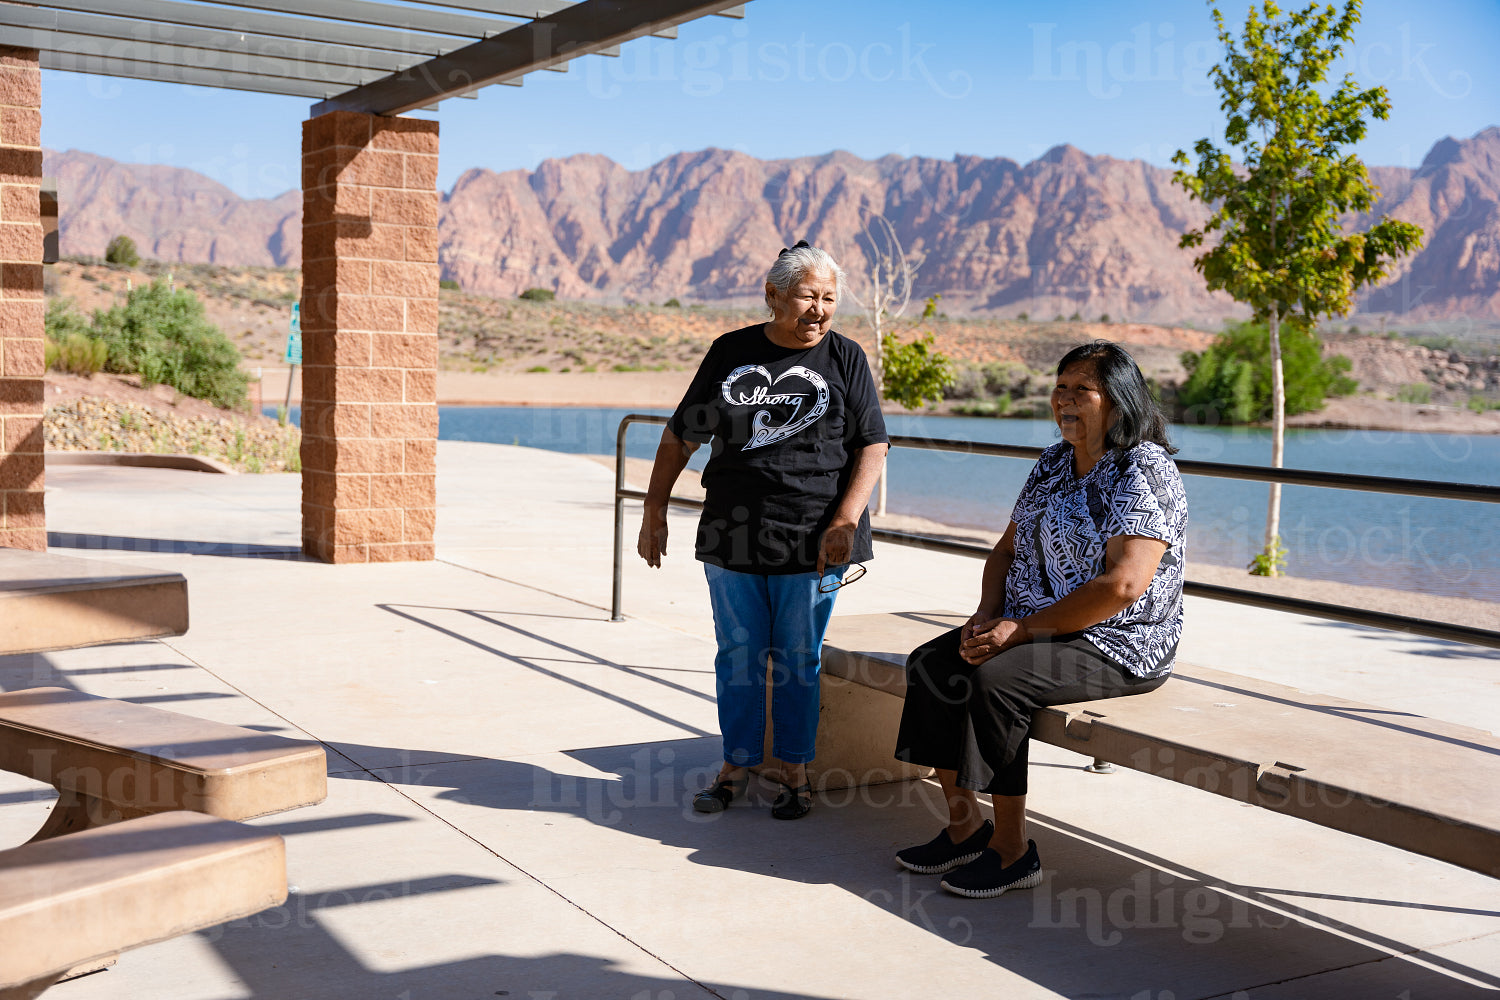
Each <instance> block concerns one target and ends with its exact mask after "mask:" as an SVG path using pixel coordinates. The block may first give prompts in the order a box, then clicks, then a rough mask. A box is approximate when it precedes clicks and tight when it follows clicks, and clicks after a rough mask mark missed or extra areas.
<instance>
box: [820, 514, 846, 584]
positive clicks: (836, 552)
mask: <svg viewBox="0 0 1500 1000" xmlns="http://www.w3.org/2000/svg"><path fill="white" fill-rule="evenodd" d="M854 529H855V524H854V522H852V521H835V522H834V523H833V524H830V525H829V526H828V530H827V531H825V532H823V537H822V538H820V539H819V540H818V575H819V576H822V575H823V574H824V572H826V571H827V569H828V567H830V566H842V565H844V564H845V563H847V562H848V561H849V557H850V555H852V554H853V553H854Z"/></svg>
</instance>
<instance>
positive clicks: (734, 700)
mask: <svg viewBox="0 0 1500 1000" xmlns="http://www.w3.org/2000/svg"><path fill="white" fill-rule="evenodd" d="M845 568H846V567H844V566H834V567H830V568H829V569H828V571H827V572H825V573H824V574H823V575H822V577H819V576H818V574H817V573H816V572H813V573H793V574H789V575H777V576H761V575H759V574H756V573H737V572H735V571H734V570H728V569H723V568H721V567H719V566H713V565H710V564H708V563H704V564H703V569H704V572H705V573H706V574H707V576H708V596H709V601H710V603H711V604H712V606H713V613H714V634H715V636H716V637H717V638H718V642H719V652H718V655H716V656H715V657H714V674H715V676H716V678H717V680H718V694H719V731H720V732H721V733H723V734H724V760H725V761H726V762H727V763H729V764H733V765H735V766H736V767H750V766H753V765H755V764H759V763H761V761H762V759H763V758H764V753H763V750H762V747H763V746H764V743H765V732H766V660H767V658H769V659H770V662H771V726H772V732H771V753H772V755H773V756H775V757H776V758H777V759H779V760H782V761H785V762H786V763H788V764H805V763H807V762H808V761H810V760H812V759H813V757H814V756H815V755H816V752H817V736H818V673H819V671H820V669H821V667H822V656H823V636H824V635H825V634H826V633H827V632H828V619H829V617H830V616H831V615H832V614H833V598H834V595H833V594H823V593H819V592H818V587H819V586H820V585H823V586H827V585H830V584H833V583H836V582H838V581H839V580H841V579H843V575H844V570H845Z"/></svg>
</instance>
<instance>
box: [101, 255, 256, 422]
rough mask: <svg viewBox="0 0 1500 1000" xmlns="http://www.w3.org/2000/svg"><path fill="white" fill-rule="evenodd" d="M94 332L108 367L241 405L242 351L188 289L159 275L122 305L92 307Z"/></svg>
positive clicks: (215, 400) (146, 381)
mask: <svg viewBox="0 0 1500 1000" xmlns="http://www.w3.org/2000/svg"><path fill="white" fill-rule="evenodd" d="M94 336H95V337H96V338H97V339H99V340H102V341H103V342H104V343H105V344H106V345H107V347H108V351H109V357H108V360H107V361H106V363H105V368H106V369H107V370H109V371H112V372H121V373H124V374H138V375H140V377H141V384H142V385H146V386H150V385H156V384H158V383H161V384H163V385H169V386H171V387H172V388H174V389H176V390H177V391H178V392H180V393H182V394H183V395H185V396H193V397H195V398H197V399H206V400H208V401H209V402H211V403H213V404H215V405H217V406H222V407H224V408H226V409H232V408H235V407H239V406H242V405H244V402H245V389H246V387H247V386H248V385H249V382H250V379H249V376H248V375H246V374H245V373H244V372H242V371H240V367H239V366H240V352H239V351H237V350H235V348H234V345H233V344H231V343H230V342H229V338H227V337H225V336H224V334H222V333H221V332H219V328H218V327H216V326H214V325H213V324H212V323H210V322H208V320H207V319H205V318H204V315H203V303H201V302H199V301H198V299H197V297H196V296H194V295H193V294H192V293H191V292H189V291H186V290H183V289H179V290H175V291H174V290H172V289H170V288H168V287H167V285H166V284H165V283H164V282H161V281H153V282H152V283H151V284H149V285H142V286H140V287H138V288H136V289H134V290H132V291H131V293H130V297H129V298H128V299H127V300H126V302H125V305H124V306H123V307H122V306H116V307H115V308H113V309H110V310H109V311H108V312H96V313H94Z"/></svg>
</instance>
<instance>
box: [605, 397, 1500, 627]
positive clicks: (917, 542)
mask: <svg viewBox="0 0 1500 1000" xmlns="http://www.w3.org/2000/svg"><path fill="white" fill-rule="evenodd" d="M666 422H667V418H666V417H657V416H652V415H650V414H645V413H632V414H629V415H627V416H626V417H625V418H624V419H622V420H621V421H620V428H619V431H618V432H616V434H615V563H614V592H613V597H612V600H611V603H610V620H611V621H624V620H625V619H624V615H623V614H622V613H621V604H622V601H623V597H624V595H623V580H624V544H625V501H626V500H644V499H645V497H646V493H645V491H644V490H633V489H629V488H627V487H626V486H625V431H626V429H627V428H628V427H629V426H630V425H631V424H665V423H666ZM891 446H892V447H893V448H916V449H921V450H926V451H947V452H955V453H958V454H966V455H993V456H998V457H1002V458H1026V459H1031V460H1032V461H1035V460H1036V459H1037V458H1039V457H1040V456H1041V454H1042V451H1043V449H1041V448H1035V447H1029V446H1026V445H1011V444H990V443H988V442H984V441H958V440H952V439H947V438H928V437H910V436H907V435H902V434H893V435H891ZM1177 468H1178V470H1179V471H1181V472H1182V474H1183V475H1185V476H1212V477H1215V478H1219V479H1239V480H1248V481H1250V482H1260V483H1276V482H1279V483H1288V484H1291V485H1294V486H1321V487H1327V488H1332V489H1340V490H1358V491H1362V492H1366V493H1386V494H1395V495H1398V496H1416V497H1434V498H1437V499H1442V500H1470V501H1476V502H1479V503H1500V487H1496V486H1481V485H1477V484H1470V483H1435V482H1429V481H1427V480H1422V479H1400V478H1393V477H1386V476H1361V475H1353V474H1349V473H1342V472H1313V471H1310V470H1307V469H1268V468H1265V467H1263V466H1258V465H1232V464H1229V463H1222V462H1192V461H1180V462H1178V463H1177ZM668 502H669V504H670V505H675V506H678V507H690V508H693V509H695V510H702V509H703V501H701V500H693V499H690V498H688V497H679V496H673V497H671V498H670V499H669V501H668ZM871 533H872V534H873V536H874V537H875V538H877V539H879V540H881V541H884V542H891V543H893V544H896V545H909V546H913V547H915V548H921V549H926V550H928V551H931V552H946V553H949V554H952V555H964V556H974V557H977V558H981V559H982V558H985V557H986V556H988V555H989V554H990V546H986V545H973V544H970V543H968V542H954V541H950V540H948V539H943V538H933V537H930V536H928V535H915V534H911V533H909V532H904V531H892V530H890V529H888V528H874V529H872V532H871ZM1182 589H1183V593H1185V594H1187V595H1189V596H1192V597H1206V598H1208V599H1210V600H1215V601H1228V602H1230V603H1232V604H1243V605H1246V606H1249V607H1257V608H1269V609H1271V610H1274V611H1286V612H1290V613H1292V614H1298V615H1307V616H1309V617H1313V618H1325V619H1328V620H1330V621H1338V622H1347V623H1349V624H1352V625H1367V626H1370V627H1373V628H1382V629H1389V630H1391V631H1394V632H1407V633H1410V634H1412V635H1421V636H1427V637H1430V638H1434V639H1443V640H1446V641H1448V642H1462V643H1468V644H1470V645H1475V646H1486V647H1488V648H1490V649H1500V632H1496V631H1493V630H1491V629H1483V628H1476V627H1474V626H1470V625H1456V624H1451V623H1449V622H1435V621H1430V620H1428V619H1425V618H1411V617H1408V616H1406V615H1395V614H1390V613H1388V612H1384V611H1370V610H1367V609H1365V608H1351V607H1347V606H1345V605H1342V604H1324V603H1322V602H1320V601H1308V600H1304V599H1302V598H1299V597H1283V596H1281V595H1279V594H1264V593H1261V592H1259V591H1254V590H1241V589H1239V588H1238V587H1224V586H1219V585H1218V584H1212V583H1195V582H1193V581H1191V580H1189V581H1186V582H1184V583H1183V587H1182Z"/></svg>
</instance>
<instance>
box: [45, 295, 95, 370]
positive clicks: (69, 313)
mask: <svg viewBox="0 0 1500 1000" xmlns="http://www.w3.org/2000/svg"><path fill="white" fill-rule="evenodd" d="M43 329H44V331H45V332H46V347H45V351H46V359H47V367H48V368H51V369H55V370H56V371H60V372H69V373H71V374H74V375H92V374H94V373H95V372H97V371H99V370H100V369H102V368H103V367H104V360H105V358H106V356H107V355H108V354H109V348H108V347H107V346H106V345H105V344H104V342H103V341H101V340H96V339H95V338H94V337H93V336H91V332H92V331H91V330H90V328H89V324H88V321H87V320H85V319H84V318H83V317H82V316H80V315H79V314H78V313H77V312H75V311H74V310H73V305H72V303H71V302H69V301H68V300H67V299H53V300H52V301H51V302H49V303H47V318H46V320H45V321H44V323H43Z"/></svg>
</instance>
